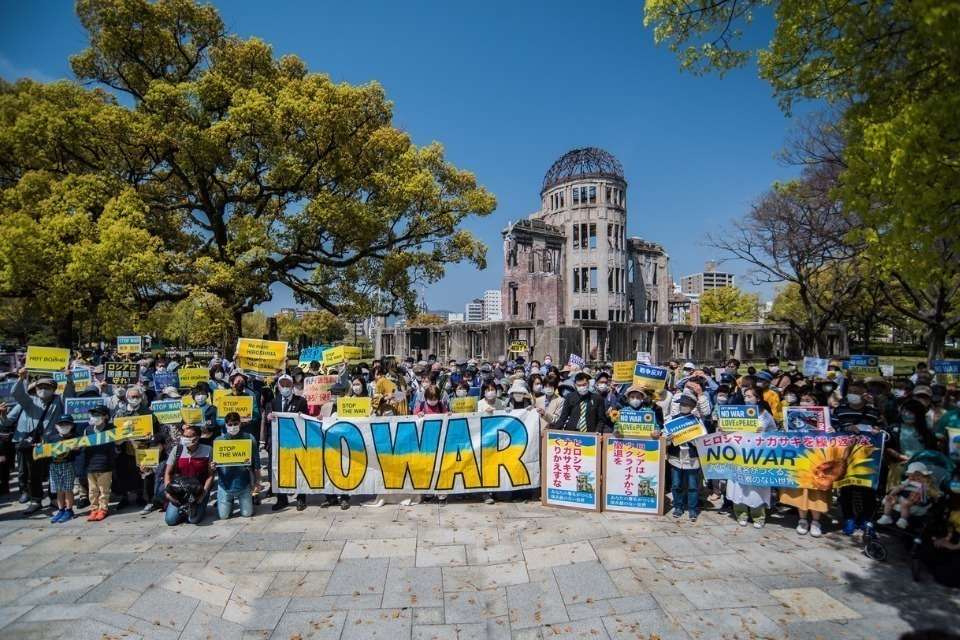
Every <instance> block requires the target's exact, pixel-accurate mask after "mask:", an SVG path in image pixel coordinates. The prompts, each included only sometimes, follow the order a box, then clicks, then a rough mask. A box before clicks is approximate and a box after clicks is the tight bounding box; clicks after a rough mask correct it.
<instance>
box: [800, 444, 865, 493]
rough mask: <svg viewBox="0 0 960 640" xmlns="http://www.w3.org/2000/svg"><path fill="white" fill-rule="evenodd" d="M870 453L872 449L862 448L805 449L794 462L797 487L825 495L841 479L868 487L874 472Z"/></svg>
mask: <svg viewBox="0 0 960 640" xmlns="http://www.w3.org/2000/svg"><path fill="white" fill-rule="evenodd" d="M873 451H874V447H873V446H872V445H863V444H854V445H849V446H846V447H837V446H833V447H825V448H822V449H808V450H807V451H806V453H804V454H803V455H802V456H800V457H799V458H797V471H796V479H797V485H798V486H800V487H807V488H810V489H818V490H820V491H828V490H830V488H832V487H833V483H834V482H836V481H837V480H841V479H843V478H850V479H862V480H863V481H864V482H866V483H867V484H869V480H870V476H871V475H873V473H874V471H875V469H874V461H873V458H872V457H871V456H872V455H873Z"/></svg>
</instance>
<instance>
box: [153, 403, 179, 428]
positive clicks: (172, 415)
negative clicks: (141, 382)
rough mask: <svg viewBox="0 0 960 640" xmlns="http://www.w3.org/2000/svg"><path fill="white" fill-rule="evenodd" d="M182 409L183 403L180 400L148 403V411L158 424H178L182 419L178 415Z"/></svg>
mask: <svg viewBox="0 0 960 640" xmlns="http://www.w3.org/2000/svg"><path fill="white" fill-rule="evenodd" d="M182 409H183V403H182V402H181V401H180V400H154V401H153V402H151V403H150V410H151V411H153V415H155V416H156V417H157V422H159V423H160V424H180V420H181V419H182V418H183V415H182V414H181V413H180V412H181V410H182Z"/></svg>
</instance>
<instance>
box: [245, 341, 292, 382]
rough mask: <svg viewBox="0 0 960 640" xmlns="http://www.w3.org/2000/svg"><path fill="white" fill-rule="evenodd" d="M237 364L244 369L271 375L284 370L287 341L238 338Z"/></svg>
mask: <svg viewBox="0 0 960 640" xmlns="http://www.w3.org/2000/svg"><path fill="white" fill-rule="evenodd" d="M236 361H237V366H238V367H240V368H241V369H243V370H244V371H252V372H254V373H259V374H261V375H269V374H272V373H276V372H277V371H282V370H283V369H285V368H286V364H287V343H286V342H278V341H276V340H254V339H253V338H238V339H237V351H236Z"/></svg>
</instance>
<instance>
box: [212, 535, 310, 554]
mask: <svg viewBox="0 0 960 640" xmlns="http://www.w3.org/2000/svg"><path fill="white" fill-rule="evenodd" d="M302 538H303V533H300V532H297V531H293V532H288V533H248V532H246V531H241V532H239V533H238V534H237V535H235V536H234V537H233V539H232V540H231V541H230V544H229V545H228V546H229V549H228V550H229V551H293V550H294V549H296V548H297V545H298V544H299V543H300V540H301V539H302Z"/></svg>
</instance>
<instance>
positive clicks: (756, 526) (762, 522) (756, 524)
mask: <svg viewBox="0 0 960 640" xmlns="http://www.w3.org/2000/svg"><path fill="white" fill-rule="evenodd" d="M766 523H767V522H766V520H764V519H763V518H758V519H756V520H754V521H753V528H754V529H763V525H765V524H766Z"/></svg>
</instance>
